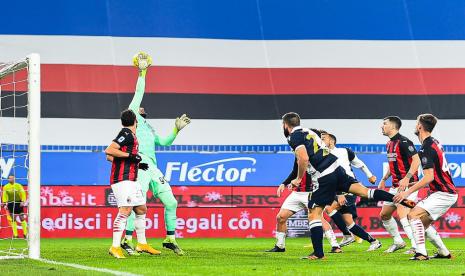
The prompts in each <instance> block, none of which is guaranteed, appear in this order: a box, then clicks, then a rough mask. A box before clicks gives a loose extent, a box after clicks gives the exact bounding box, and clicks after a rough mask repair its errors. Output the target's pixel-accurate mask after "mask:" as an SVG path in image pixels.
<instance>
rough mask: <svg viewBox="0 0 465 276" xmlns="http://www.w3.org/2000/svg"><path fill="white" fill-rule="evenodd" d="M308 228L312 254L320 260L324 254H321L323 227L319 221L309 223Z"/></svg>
mask: <svg viewBox="0 0 465 276" xmlns="http://www.w3.org/2000/svg"><path fill="white" fill-rule="evenodd" d="M308 228H309V229H310V236H311V239H312V244H313V250H314V254H315V256H317V257H318V258H322V257H323V256H324V255H325V254H324V252H323V225H322V224H321V220H319V219H318V220H312V221H310V223H309V224H308Z"/></svg>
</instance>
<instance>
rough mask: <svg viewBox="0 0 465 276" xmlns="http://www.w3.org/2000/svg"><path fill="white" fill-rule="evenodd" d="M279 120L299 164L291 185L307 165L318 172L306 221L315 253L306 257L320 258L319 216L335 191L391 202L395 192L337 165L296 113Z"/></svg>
mask: <svg viewBox="0 0 465 276" xmlns="http://www.w3.org/2000/svg"><path fill="white" fill-rule="evenodd" d="M282 119H283V130H284V135H285V136H286V138H287V139H288V143H289V145H290V146H291V148H292V149H293V151H294V152H295V155H296V158H297V164H298V173H297V177H296V178H295V179H294V180H292V181H291V184H292V185H294V186H296V187H297V186H299V185H300V183H301V182H302V178H303V175H304V173H305V172H306V170H307V168H308V165H309V164H310V165H312V166H313V167H314V168H315V170H316V171H317V174H319V177H318V187H315V188H314V189H313V192H312V193H311V194H310V196H309V202H308V209H309V220H311V221H310V222H309V228H310V235H311V239H312V244H313V249H314V253H312V254H310V255H309V256H308V257H307V258H308V259H309V260H317V259H322V258H324V252H323V227H322V222H321V217H322V214H323V209H324V207H325V206H326V205H329V204H331V203H332V202H333V201H334V198H335V197H336V192H337V191H341V192H349V193H352V194H355V195H358V196H361V197H365V198H369V199H373V200H375V201H392V200H393V197H394V195H392V194H390V193H388V192H386V191H382V190H377V189H376V190H375V189H368V188H366V187H365V186H363V185H362V184H361V183H360V182H358V181H357V180H355V179H354V178H353V177H351V176H349V175H347V173H346V171H345V170H344V168H342V167H341V166H339V164H338V162H337V157H336V156H334V155H333V154H331V153H330V152H329V149H328V148H327V147H326V146H325V145H323V142H322V141H321V139H320V138H319V137H318V135H317V134H316V133H315V132H313V131H311V130H304V129H302V127H301V126H300V117H299V115H298V114H297V113H294V112H290V113H287V114H285V115H284V116H283V118H282ZM401 204H403V205H406V206H409V207H413V206H414V205H415V203H414V202H412V201H410V200H407V199H403V200H402V201H401Z"/></svg>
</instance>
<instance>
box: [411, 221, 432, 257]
mask: <svg viewBox="0 0 465 276" xmlns="http://www.w3.org/2000/svg"><path fill="white" fill-rule="evenodd" d="M410 225H411V226H412V231H413V237H414V238H415V243H416V244H417V247H416V252H417V253H420V254H423V255H424V256H428V254H427V252H426V246H425V227H424V226H423V222H421V220H420V219H412V220H410Z"/></svg>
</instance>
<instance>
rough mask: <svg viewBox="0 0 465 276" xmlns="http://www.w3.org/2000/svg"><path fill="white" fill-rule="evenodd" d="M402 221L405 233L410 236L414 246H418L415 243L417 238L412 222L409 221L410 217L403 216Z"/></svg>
mask: <svg viewBox="0 0 465 276" xmlns="http://www.w3.org/2000/svg"><path fill="white" fill-rule="evenodd" d="M400 223H401V224H402V228H404V231H405V234H406V235H407V237H408V238H409V240H410V243H411V244H412V247H413V248H417V244H416V243H415V239H414V238H413V231H412V227H411V226H410V222H409V221H408V219H407V218H406V217H405V218H401V219H400Z"/></svg>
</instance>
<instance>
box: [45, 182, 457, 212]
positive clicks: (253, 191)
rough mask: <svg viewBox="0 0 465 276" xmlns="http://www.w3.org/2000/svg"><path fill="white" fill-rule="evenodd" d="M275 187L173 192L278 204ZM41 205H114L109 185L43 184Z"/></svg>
mask: <svg viewBox="0 0 465 276" xmlns="http://www.w3.org/2000/svg"><path fill="white" fill-rule="evenodd" d="M276 189H277V187H210V186H202V187H199V186H194V187H188V186H174V187H172V190H173V194H174V196H175V197H176V199H177V201H178V207H179V208H185V207H186V208H191V207H201V208H210V207H212V208H220V207H227V208H246V207H255V208H257V207H258V208H280V207H281V205H282V203H283V202H284V200H285V199H286V197H287V196H288V195H289V193H290V192H289V191H288V190H287V189H285V190H284V192H283V193H282V195H281V197H278V196H277V195H276ZM427 192H428V189H427V188H424V189H422V190H420V193H419V198H420V199H421V198H425V197H426V196H427ZM458 192H459V198H458V200H457V203H456V205H455V206H454V207H460V208H465V187H459V188H458ZM40 199H41V206H42V207H61V206H64V207H71V206H75V207H112V206H116V202H115V198H114V195H113V192H112V190H111V187H110V186H109V185H108V186H44V187H42V188H41V193H40ZM372 205H373V204H372ZM147 206H148V207H149V208H153V207H162V206H163V205H162V204H161V202H160V201H159V200H158V199H157V198H154V197H153V196H152V194H151V192H150V191H149V192H148V194H147Z"/></svg>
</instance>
